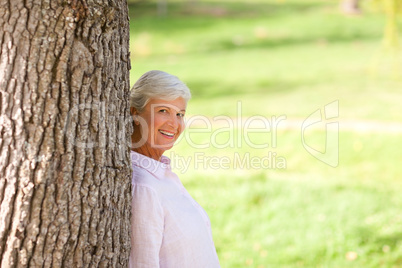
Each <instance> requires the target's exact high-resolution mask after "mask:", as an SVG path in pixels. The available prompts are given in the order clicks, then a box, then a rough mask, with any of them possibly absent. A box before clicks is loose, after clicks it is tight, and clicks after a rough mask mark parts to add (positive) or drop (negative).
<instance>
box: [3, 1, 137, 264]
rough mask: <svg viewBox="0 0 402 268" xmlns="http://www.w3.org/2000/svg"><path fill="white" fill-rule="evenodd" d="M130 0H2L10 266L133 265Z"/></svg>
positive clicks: (5, 190)
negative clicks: (131, 235) (131, 263)
mask: <svg viewBox="0 0 402 268" xmlns="http://www.w3.org/2000/svg"><path fill="white" fill-rule="evenodd" d="M128 42H129V24H128V8H127V2H126V0H108V1H106V0H97V1H94V0H0V267H3V268H6V267H127V262H128V256H129V253H130V213H131V179H130V177H131V172H130V169H131V167H130V158H129V147H128V146H127V142H128V141H129V140H130V134H131V131H132V127H131V124H130V123H129V118H130V114H129V69H130V60H129V44H128Z"/></svg>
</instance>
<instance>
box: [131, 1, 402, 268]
mask: <svg viewBox="0 0 402 268" xmlns="http://www.w3.org/2000/svg"><path fill="white" fill-rule="evenodd" d="M168 3H169V5H168V14H167V16H165V17H160V16H158V15H157V11H156V2H152V1H140V2H135V3H133V4H130V6H129V7H130V18H131V22H130V27H131V44H130V49H131V53H132V54H131V55H132V72H131V84H133V83H134V82H135V81H136V79H138V77H139V76H140V75H142V74H143V73H144V72H146V71H148V70H151V69H159V70H164V71H167V72H170V73H172V74H175V75H177V76H179V77H180V78H181V79H182V80H183V81H185V82H186V83H187V84H188V85H189V87H190V88H191V90H192V93H193V99H192V100H191V101H190V102H189V106H188V113H187V116H188V118H191V117H192V116H194V115H206V116H208V117H210V118H211V119H212V118H213V117H214V116H218V115H226V116H230V117H232V118H234V119H235V118H237V117H238V116H239V115H240V116H242V117H244V118H247V117H250V116H254V115H261V116H264V117H266V118H268V119H270V118H271V117H272V116H275V115H276V116H279V115H285V116H286V117H287V121H291V120H295V122H301V121H303V120H304V119H305V118H307V117H308V116H309V115H310V114H311V113H313V112H314V111H316V110H317V109H319V108H322V107H323V106H325V105H326V104H328V103H330V102H332V101H335V100H338V101H339V118H337V121H339V124H340V134H339V142H340V144H339V161H340V163H339V166H338V167H337V168H332V167H330V166H328V165H325V164H324V163H322V162H320V161H318V160H317V159H315V158H313V157H312V156H311V155H309V154H308V153H307V152H306V150H305V149H304V147H303V145H302V142H301V130H300V125H297V126H296V127H292V128H289V129H281V128H279V129H278V132H277V146H276V147H275V148H273V147H272V146H271V147H269V148H266V149H255V148H253V147H252V146H248V145H247V144H246V143H245V142H244V141H243V142H242V145H241V146H240V145H239V144H238V143H236V144H235V146H234V147H232V148H230V147H226V148H224V149H219V148H216V147H214V146H210V147H209V148H205V149H196V148H194V146H191V145H190V144H189V141H188V140H186V139H182V140H181V141H180V142H179V143H178V144H177V145H176V147H175V148H174V150H172V152H170V151H168V152H166V155H168V156H175V155H178V156H180V157H182V158H185V159H190V160H191V161H190V166H189V169H188V170H185V172H184V170H182V169H180V168H179V167H178V166H177V165H176V171H177V173H178V174H179V176H180V177H181V179H182V181H183V183H184V184H185V186H186V188H187V189H188V190H189V192H190V193H191V194H192V195H193V196H194V197H195V199H196V200H197V201H198V202H199V203H200V204H201V205H202V206H203V207H204V208H205V209H206V210H207V212H208V214H209V216H210V218H211V222H212V228H213V234H214V240H215V245H216V247H217V251H218V254H219V257H220V261H221V264H222V267H230V268H232V267H257V268H258V267H401V266H402V241H401V226H402V217H401V215H402V195H401V194H400V192H401V190H402V181H401V177H402V167H401V165H400V163H401V160H402V152H401V150H400V149H399V148H402V140H401V139H400V135H401V133H400V130H399V131H398V130H395V131H393V130H392V129H391V128H386V129H383V128H384V126H387V124H393V123H398V122H402V113H401V105H400V104H401V103H402V95H401V93H400V89H401V88H402V80H401V79H400V76H399V77H398V76H397V77H396V78H394V79H390V77H389V70H390V69H392V66H391V65H390V63H389V60H388V58H386V57H382V56H383V54H382V53H381V43H380V42H381V39H382V36H383V29H384V27H385V20H384V16H383V15H381V14H378V13H370V12H366V13H364V15H362V16H354V17H345V16H343V15H342V14H340V12H339V10H338V2H337V1H320V0H286V1H279V0H266V1H262V0H260V1H258V0H254V1H247V2H240V1H226V0H225V1H219V2H218V1H212V0H209V1H198V2H195V3H194V2H182V1H174V2H168ZM376 55H377V58H376V61H375V62H376V66H377V68H378V72H377V75H376V76H372V75H370V73H369V70H370V64H372V63H373V58H374V57H375V56H376ZM378 55H379V56H378ZM239 103H240V104H241V112H240V113H239V109H238V108H239V106H238V105H239ZM346 123H348V124H346ZM361 123H362V124H363V126H364V124H369V125H371V126H374V128H368V129H365V128H364V127H363V128H359V127H358V125H359V124H361ZM346 125H348V126H349V127H346ZM353 125H356V129H353V127H350V126H353ZM279 126H281V125H280V124H279ZM216 127H217V126H216V125H215V126H214V129H213V130H212V131H214V130H216V129H215V128H216ZM235 128H236V129H235V136H236V137H237V136H238V133H239V132H240V133H241V132H242V131H243V129H241V128H240V127H238V126H235ZM306 135H307V137H306V139H308V141H309V142H311V144H314V145H319V144H323V142H324V143H325V133H324V129H322V130H314V131H311V132H309V133H307V134H306ZM240 136H241V137H242V139H244V133H243V134H242V133H241V135H240ZM191 137H192V139H193V142H195V143H198V144H200V143H204V142H208V141H211V137H212V135H211V132H208V133H203V134H202V133H201V134H194V135H193V136H191ZM215 138H216V139H217V141H218V142H220V143H224V142H225V141H226V140H227V139H228V138H230V135H229V134H228V133H222V134H220V135H219V136H216V137H215ZM271 138H272V133H264V134H255V135H254V136H252V139H253V141H255V142H256V143H263V142H266V141H267V140H268V141H270V139H271ZM269 152H271V153H272V152H274V153H276V155H277V156H278V157H283V158H285V159H286V164H287V165H286V168H285V169H278V168H274V167H273V168H265V169H263V168H240V169H239V168H237V169H235V168H234V167H233V166H231V167H229V168H227V169H223V168H222V169H214V168H211V166H210V165H207V166H206V167H204V166H202V165H200V164H198V165H197V164H196V156H195V154H196V153H198V154H201V155H203V156H204V157H205V159H206V158H207V157H210V158H213V157H215V158H216V157H218V158H223V157H229V158H230V159H232V160H233V158H234V155H236V154H238V155H240V156H245V155H246V154H249V155H250V156H251V157H260V158H261V157H264V156H266V155H267V154H268V153H269ZM173 160H174V159H173Z"/></svg>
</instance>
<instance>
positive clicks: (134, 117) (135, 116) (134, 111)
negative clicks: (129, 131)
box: [130, 107, 140, 126]
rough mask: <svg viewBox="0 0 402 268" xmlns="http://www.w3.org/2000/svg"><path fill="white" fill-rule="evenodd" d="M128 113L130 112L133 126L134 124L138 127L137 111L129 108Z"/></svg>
mask: <svg viewBox="0 0 402 268" xmlns="http://www.w3.org/2000/svg"><path fill="white" fill-rule="evenodd" d="M130 112H131V115H132V117H133V120H134V124H136V125H137V126H138V125H139V124H140V122H139V121H138V111H137V109H135V108H134V107H130Z"/></svg>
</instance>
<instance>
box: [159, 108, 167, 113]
mask: <svg viewBox="0 0 402 268" xmlns="http://www.w3.org/2000/svg"><path fill="white" fill-rule="evenodd" d="M159 112H160V113H167V110H166V109H160V110H159Z"/></svg>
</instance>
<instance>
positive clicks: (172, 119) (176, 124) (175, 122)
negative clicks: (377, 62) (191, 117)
mask: <svg viewBox="0 0 402 268" xmlns="http://www.w3.org/2000/svg"><path fill="white" fill-rule="evenodd" d="M168 123H169V125H170V126H172V127H173V128H174V129H175V130H177V129H178V128H179V125H180V119H179V118H178V117H177V116H176V115H175V114H172V115H171V116H169V122H168Z"/></svg>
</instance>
